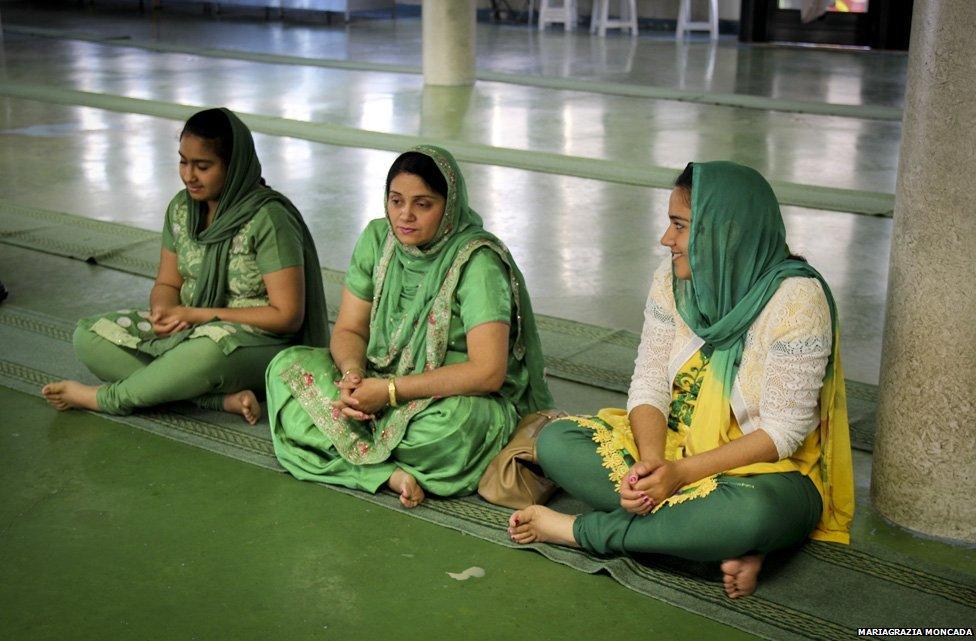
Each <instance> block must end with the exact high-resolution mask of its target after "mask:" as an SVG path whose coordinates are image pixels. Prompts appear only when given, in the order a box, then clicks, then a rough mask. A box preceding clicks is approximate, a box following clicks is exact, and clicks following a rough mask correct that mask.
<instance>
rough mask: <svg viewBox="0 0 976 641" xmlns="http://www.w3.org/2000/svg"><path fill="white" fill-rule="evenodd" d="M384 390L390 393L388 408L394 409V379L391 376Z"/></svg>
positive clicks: (395, 399)
mask: <svg viewBox="0 0 976 641" xmlns="http://www.w3.org/2000/svg"><path fill="white" fill-rule="evenodd" d="M386 389H387V390H388V391H389V392H390V407H396V406H397V397H396V379H395V378H393V377H392V376H391V377H390V381H389V382H388V383H387V384H386Z"/></svg>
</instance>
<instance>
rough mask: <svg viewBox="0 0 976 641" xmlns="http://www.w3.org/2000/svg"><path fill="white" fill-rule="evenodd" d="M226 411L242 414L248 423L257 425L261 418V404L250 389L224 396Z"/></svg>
mask: <svg viewBox="0 0 976 641" xmlns="http://www.w3.org/2000/svg"><path fill="white" fill-rule="evenodd" d="M224 411H225V412H230V413H231V414H240V415H241V416H243V417H244V420H245V421H247V423H248V425H256V424H257V422H258V421H259V420H261V404H260V403H258V397H257V396H255V395H254V392H252V391H251V390H249V389H246V390H244V391H243V392H235V393H234V394H227V395H225V396H224Z"/></svg>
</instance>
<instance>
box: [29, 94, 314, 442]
mask: <svg viewBox="0 0 976 641" xmlns="http://www.w3.org/2000/svg"><path fill="white" fill-rule="evenodd" d="M180 178H181V179H182V181H183V183H184V184H185V185H186V188H185V189H183V190H181V191H180V192H179V193H177V194H176V196H175V197H174V198H173V199H172V201H171V202H170V204H169V207H168V208H167V210H166V221H165V224H164V226H163V244H162V250H161V252H160V262H159V270H158V273H157V276H156V283H155V285H154V286H153V289H152V292H151V294H150V296H149V310H147V311H141V310H133V309H124V310H119V311H117V312H111V313H108V314H100V315H97V316H92V317H89V318H83V319H81V320H80V321H79V322H78V326H77V328H76V329H75V333H74V339H73V342H74V347H75V353H76V354H77V355H78V358H79V359H80V360H81V361H82V362H83V363H84V364H85V365H86V366H87V367H88V369H90V370H91V371H92V373H94V374H95V375H96V376H98V377H99V378H100V379H102V380H103V381H106V382H107V384H105V385H101V386H91V385H83V384H81V383H79V382H77V381H60V382H57V383H51V384H49V385H46V386H45V387H44V388H43V390H42V391H43V393H44V395H45V396H46V397H47V399H48V401H49V402H50V403H51V404H52V405H53V406H54V407H56V408H57V409H59V410H65V409H70V408H83V409H90V410H96V411H102V412H106V413H109V414H127V413H129V412H131V411H132V410H134V409H135V408H139V407H148V406H152V405H158V404H160V403H166V402H170V401H179V400H193V401H194V402H196V403H197V404H198V405H200V406H202V407H206V408H209V409H215V410H225V411H229V412H234V413H237V414H241V415H242V416H243V417H244V418H245V420H247V421H248V422H249V423H251V424H252V425H253V424H254V423H256V422H257V420H258V418H259V417H260V413H261V407H260V405H259V404H258V400H257V396H256V394H255V392H258V393H260V391H261V390H262V388H263V385H264V377H263V374H264V369H265V368H266V367H267V364H268V362H269V361H270V360H271V359H272V358H273V357H274V356H275V354H277V353H278V352H279V351H281V350H282V349H283V348H284V347H286V346H288V345H289V344H293V343H303V344H308V345H325V344H326V343H327V341H328V325H327V324H326V308H325V295H324V293H323V290H322V274H321V271H320V268H319V262H318V256H317V255H316V252H315V245H314V243H313V242H312V237H311V235H310V234H309V232H308V228H307V227H306V226H305V222H304V221H303V220H302V216H301V214H300V213H299V212H298V210H297V209H295V206H294V205H292V204H291V202H290V201H289V200H288V199H287V198H285V197H284V196H283V195H282V194H280V193H278V192H277V191H275V190H273V189H270V188H269V187H267V186H266V185H265V184H264V180H263V179H262V177H261V163H260V162H259V161H258V157H257V154H256V153H255V150H254V141H253V139H252V137H251V132H250V131H249V130H248V129H247V127H246V126H245V125H244V123H243V122H241V121H240V119H239V118H238V117H237V116H236V115H234V114H233V113H232V112H231V111H229V110H227V109H209V110H206V111H201V112H199V113H197V114H195V115H193V116H192V117H191V118H190V119H189V120H188V121H187V122H186V124H185V126H184V127H183V131H182V133H181V134H180Z"/></svg>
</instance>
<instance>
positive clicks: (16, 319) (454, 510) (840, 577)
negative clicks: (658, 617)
mask: <svg viewBox="0 0 976 641" xmlns="http://www.w3.org/2000/svg"><path fill="white" fill-rule="evenodd" d="M73 326H74V325H73V322H72V321H71V320H69V319H60V318H55V317H52V316H49V315H45V314H41V313H38V312H34V311H30V310H27V309H23V308H18V307H12V306H10V305H9V304H5V305H0V345H3V346H4V350H3V353H2V355H0V384H2V385H5V386H7V387H10V388H12V389H17V390H20V391H23V392H26V393H30V394H34V395H39V390H40V387H41V386H42V385H44V384H45V383H48V382H50V381H53V380H57V379H61V378H69V377H70V378H77V379H80V380H83V381H84V380H87V381H89V382H94V380H93V379H92V378H91V375H90V374H88V373H87V372H85V371H84V367H83V366H81V365H80V364H79V363H78V362H77V360H76V359H75V358H74V355H73V353H72V349H71V343H70V337H71V332H72V329H73ZM108 418H110V419H111V420H115V421H118V422H121V423H123V424H126V425H130V426H133V427H137V428H140V429H144V430H147V431H150V432H153V433H155V434H159V435H162V436H165V437H168V438H172V439H175V440H177V441H180V442H183V443H187V444H190V445H194V446H196V447H201V448H204V449H206V450H209V451H212V452H216V453H219V454H222V455H224V456H229V457H233V458H235V459H238V460H241V461H246V462H248V463H252V464H255V465H260V466H262V467H265V468H269V469H275V470H279V471H281V467H280V466H279V465H278V463H277V461H276V460H275V458H274V452H273V449H272V446H271V442H270V437H269V434H268V427H267V424H266V423H265V422H264V421H262V422H261V423H259V424H258V426H256V427H249V426H247V425H246V424H244V423H243V422H242V421H240V420H239V418H238V417H233V416H230V415H226V414H221V413H215V412H208V411H204V410H200V409H196V408H193V407H191V406H189V405H185V404H177V405H174V406H171V407H167V408H159V409H155V410H152V411H147V412H142V413H137V414H135V415H132V416H128V417H108ZM296 482H297V481H296ZM331 489H333V490H335V491H340V492H343V493H346V494H349V495H352V496H355V497H357V498H360V499H362V500H365V501H369V502H371V503H374V504H377V505H381V506H384V507H387V508H390V509H394V510H399V511H401V512H403V513H405V514H408V515H410V516H412V517H416V518H421V519H424V520H426V521H430V522H433V523H436V524H439V525H442V526H445V527H449V528H453V529H455V530H458V531H461V532H464V533H466V534H470V535H473V536H477V537H479V538H481V539H484V540H487V541H491V542H494V543H497V544H500V545H505V546H508V547H514V546H513V544H512V543H511V542H510V541H509V539H508V538H507V534H506V532H505V526H506V519H507V517H508V515H509V513H510V510H507V509H504V508H499V507H497V506H493V505H490V504H488V503H485V502H484V501H482V500H481V499H480V498H478V497H466V498H459V499H438V498H433V497H432V498H429V499H428V500H427V501H425V502H424V504H423V505H421V506H420V507H419V508H416V509H414V510H410V511H404V510H402V509H401V508H399V506H398V503H397V499H396V497H395V496H393V495H392V494H390V493H385V492H384V493H380V494H377V495H370V494H366V493H363V492H357V491H352V490H345V489H342V488H334V487H333V488H331ZM554 507H556V508H557V509H560V508H561V509H563V510H564V511H573V512H575V511H579V505H578V504H573V503H571V502H568V501H567V500H566V499H557V501H556V502H555V504H554ZM529 547H530V548H531V549H534V550H535V551H537V552H539V553H541V554H543V555H545V556H546V557H548V558H550V559H552V560H554V561H556V562H559V563H562V564H565V565H568V566H570V567H572V568H575V569H577V570H580V571H583V572H588V573H596V572H601V571H605V572H607V573H609V574H610V575H611V576H613V577H614V578H615V579H616V580H617V581H619V582H620V583H621V584H623V585H625V586H627V587H628V588H631V589H633V590H635V591H637V592H640V593H642V594H645V595H648V596H651V597H654V598H657V599H660V600H662V601H665V602H667V603H671V604H673V605H676V606H679V607H682V608H684V609H687V610H689V611H692V612H696V613H698V614H702V615H704V616H707V617H709V618H712V619H714V620H716V621H720V622H722V623H726V624H729V625H732V626H735V627H737V628H740V629H743V630H746V631H748V632H751V633H753V634H758V635H760V636H764V637H766V638H770V639H790V640H799V639H853V638H855V637H856V631H857V628H858V627H877V626H878V625H883V626H885V627H926V626H940V627H946V626H949V627H964V626H971V625H972V622H973V621H976V578H974V577H971V576H966V575H963V574H959V573H955V572H952V571H950V570H947V569H944V568H941V567H935V566H932V567H929V566H927V565H926V564H920V563H919V562H918V561H917V560H909V559H907V558H904V557H902V556H900V555H898V554H897V553H895V552H893V551H891V550H888V549H886V548H880V547H876V548H872V549H867V548H860V547H858V545H857V541H855V545H854V546H850V547H848V546H840V545H832V544H825V543H817V542H808V543H807V544H806V545H804V546H803V547H802V548H801V549H800V550H798V551H795V552H792V553H789V554H780V555H773V556H771V557H769V558H768V559H767V562H766V564H765V567H764V569H763V577H762V581H761V583H760V587H759V589H758V591H757V592H756V594H755V595H753V596H751V597H749V598H746V599H738V600H735V601H732V600H730V599H727V598H726V597H725V595H724V593H723V590H722V586H721V583H720V582H719V580H718V578H719V577H718V574H717V572H716V568H715V567H714V565H707V566H706V565H701V564H691V563H684V562H680V561H677V560H674V559H666V558H663V557H653V558H652V557H648V558H644V559H641V560H640V562H638V561H636V560H634V559H630V558H623V557H615V558H605V557H598V556H595V555H592V554H589V553H586V552H583V551H579V550H571V549H568V548H563V547H559V546H552V545H545V544H536V545H532V546H529ZM513 553H515V552H514V551H513ZM851 595H857V604H856V607H851V606H852V604H851V602H850V601H849V599H850V597H851Z"/></svg>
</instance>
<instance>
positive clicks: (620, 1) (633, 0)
mask: <svg viewBox="0 0 976 641" xmlns="http://www.w3.org/2000/svg"><path fill="white" fill-rule="evenodd" d="M591 14H592V15H591V16H590V33H597V31H599V33H600V37H601V38H602V37H604V36H606V35H607V29H630V35H632V36H636V35H637V0H617V14H618V17H617V18H616V19H611V18H610V0H593V11H592V12H591Z"/></svg>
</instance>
